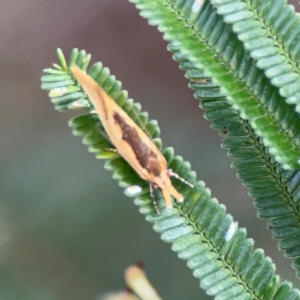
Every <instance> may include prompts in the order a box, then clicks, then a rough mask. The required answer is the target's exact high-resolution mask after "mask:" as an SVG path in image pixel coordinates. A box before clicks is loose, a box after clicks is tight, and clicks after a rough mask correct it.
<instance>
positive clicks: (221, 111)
mask: <svg viewBox="0 0 300 300" xmlns="http://www.w3.org/2000/svg"><path fill="white" fill-rule="evenodd" d="M168 49H169V50H170V51H171V52H173V53H174V55H173V58H174V59H175V60H176V61H178V62H179V63H180V64H179V67H180V68H181V69H182V70H184V71H185V72H186V77H187V78H188V79H189V80H190V83H189V86H190V88H191V89H193V90H195V98H196V99H198V100H199V101H200V107H201V108H202V109H203V110H205V114H204V117H205V118H206V119H208V120H210V121H211V122H212V123H211V127H212V128H213V129H216V130H219V133H220V135H221V136H222V137H223V139H224V140H223V142H222V146H223V147H224V148H226V149H228V155H229V156H230V157H232V158H233V159H234V162H233V163H232V167H233V168H234V169H236V170H237V176H238V177H239V178H240V179H241V180H243V184H244V185H245V186H246V187H248V188H249V189H250V196H251V197H253V198H254V199H255V201H254V205H255V206H256V207H257V208H258V216H259V217H261V218H270V220H269V222H268V228H269V229H272V230H273V233H272V236H273V238H275V239H278V240H279V248H280V249H281V250H283V251H285V255H286V256H287V257H289V258H295V260H294V262H293V267H294V268H295V269H296V270H297V276H298V277H300V264H299V262H300V247H299V246H298V245H300V212H299V205H298V203H299V202H300V192H299V191H300V172H299V171H289V170H284V169H283V168H282V167H280V165H278V163H277V162H276V161H274V160H272V157H271V156H270V154H269V152H268V151H267V149H266V147H264V145H263V144H262V143H261V141H260V139H258V138H257V137H256V136H255V133H254V131H253V129H252V128H251V126H250V125H249V122H248V121H246V120H243V119H242V118H241V117H240V116H239V114H238V112H237V110H235V109H234V108H233V107H232V104H231V103H230V102H229V101H228V100H226V97H225V96H224V95H223V94H222V93H221V92H220V88H219V87H218V86H217V85H216V84H213V82H212V81H211V80H210V79H207V75H206V74H205V73H204V72H203V70H199V69H197V68H195V66H194V64H193V63H192V62H191V61H189V59H188V57H187V56H185V55H183V54H181V53H180V51H179V48H178V47H176V46H174V45H173V44H169V45H168ZM291 241H292V243H291Z"/></svg>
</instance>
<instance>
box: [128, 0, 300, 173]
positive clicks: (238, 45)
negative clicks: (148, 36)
mask: <svg viewBox="0 0 300 300" xmlns="http://www.w3.org/2000/svg"><path fill="white" fill-rule="evenodd" d="M131 2H133V3H135V5H136V6H137V8H139V9H140V10H141V15H142V16H144V17H146V18H148V20H149V23H150V24H151V25H156V26H157V27H158V29H159V30H160V31H162V32H163V33H164V38H165V39H166V40H168V41H170V42H174V43H176V46H179V47H180V51H181V52H182V53H183V54H184V55H188V57H189V60H190V61H191V62H193V63H194V64H195V66H196V67H197V68H200V69H204V70H205V72H206V74H207V75H208V76H211V77H213V80H214V81H215V82H216V83H217V84H219V85H220V86H221V87H222V92H223V94H224V95H225V96H226V97H227V99H228V100H229V101H230V102H231V103H232V104H233V106H234V108H235V109H237V110H238V111H239V113H240V115H241V116H242V118H243V119H245V120H248V121H249V124H250V126H251V127H252V128H253V129H254V131H255V133H256V135H258V136H259V137H261V138H262V142H263V143H264V145H265V146H267V147H268V148H269V152H270V153H272V155H273V157H274V158H275V159H276V160H277V161H278V162H279V163H281V164H282V165H283V167H284V168H285V169H299V157H300V151H299V150H300V149H299V145H300V139H299V126H300V124H299V120H298V114H297V113H296V112H295V110H294V106H291V105H289V104H287V103H286V102H285V101H283V99H284V98H283V97H282V96H281V95H280V94H279V90H278V89H277V88H276V87H275V86H273V85H271V84H269V79H268V78H267V77H266V76H265V74H264V72H263V70H260V69H258V68H257V67H256V64H255V61H254V60H253V59H252V58H251V57H250V53H249V52H247V51H246V50H245V48H244V45H243V43H242V42H241V41H240V40H238V38H237V36H236V34H235V33H234V32H233V29H232V26H231V25H228V24H226V23H224V21H223V18H222V17H221V16H220V15H218V14H217V10H216V9H215V8H214V7H213V6H212V5H211V3H210V2H209V1H205V2H204V4H203V7H202V8H201V10H200V11H199V12H198V15H197V17H195V13H194V12H193V10H192V9H193V6H194V4H195V1H194V0H193V1H192V0H187V1H183V0H177V1H176V0H173V1H172V0H166V1H163V0H152V1H151V0H150V1H149V0H131ZM223 2H224V3H225V2H230V1H222V3H223ZM224 5H225V4H224ZM233 5H234V4H233ZM241 7H244V5H242V6H241ZM264 87H266V88H264ZM276 99H277V100H279V101H277V100H276Z"/></svg>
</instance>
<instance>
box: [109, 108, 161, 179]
mask: <svg viewBox="0 0 300 300" xmlns="http://www.w3.org/2000/svg"><path fill="white" fill-rule="evenodd" d="M114 119H115V121H116V123H117V124H119V126H120V127H121V130H122V133H123V135H122V139H123V140H124V141H126V142H127V143H128V144H129V145H130V147H131V148H132V150H133V152H134V154H135V156H136V159H137V160H138V162H139V163H140V165H141V166H142V167H143V168H144V169H146V170H147V171H148V172H149V173H152V174H153V175H155V176H159V175H160V173H161V167H160V164H159V162H158V161H157V156H156V154H155V153H154V152H153V151H152V150H151V149H150V148H149V147H148V145H147V144H146V143H144V142H143V141H142V140H141V139H140V137H139V135H138V132H137V131H136V129H135V128H134V127H131V126H129V125H128V124H127V123H126V122H125V121H124V119H123V118H122V117H121V116H120V115H119V114H118V113H114Z"/></svg>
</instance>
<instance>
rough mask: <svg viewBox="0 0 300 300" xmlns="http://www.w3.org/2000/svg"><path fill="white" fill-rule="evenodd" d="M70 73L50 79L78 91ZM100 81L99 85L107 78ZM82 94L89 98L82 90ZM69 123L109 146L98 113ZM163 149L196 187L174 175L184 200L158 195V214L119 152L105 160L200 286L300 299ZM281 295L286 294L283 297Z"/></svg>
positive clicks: (227, 294)
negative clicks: (170, 202)
mask: <svg viewBox="0 0 300 300" xmlns="http://www.w3.org/2000/svg"><path fill="white" fill-rule="evenodd" d="M79 53H80V52H79ZM59 54H60V53H59ZM61 57H62V56H60V59H61ZM65 64H66V63H65V60H64V61H61V65H62V66H61V70H62V69H63V68H64V67H63V66H64V65H65ZM97 65H99V64H97ZM92 68H93V67H92ZM102 68H103V67H102ZM56 69H57V70H58V68H56ZM103 70H107V69H105V68H103ZM64 71H65V74H68V75H69V76H71V75H70V72H69V70H68V67H65V68H64ZM105 72H106V74H109V72H107V71H105ZM47 73H49V69H47ZM54 73H55V72H52V74H54ZM100 73H101V71H100V72H99V74H100ZM61 75H62V74H61V73H59V74H57V76H58V78H61V80H62V81H63V82H65V81H66V78H65V77H60V76H61ZM46 78H47V77H46ZM70 78H71V81H72V83H71V84H70V86H63V85H62V84H60V83H59V80H58V81H56V80H55V79H54V78H52V80H51V82H52V83H53V82H57V86H58V87H59V88H61V87H65V88H67V89H68V90H69V89H71V87H74V90H75V87H77V89H76V90H77V91H81V87H80V86H78V83H77V82H76V81H75V80H73V79H72V76H71V77H70ZM67 80H69V79H67ZM107 80H109V82H110V83H111V82H113V81H115V79H114V77H113V76H109V75H107ZM42 81H43V86H44V87H46V88H49V87H48V85H47V83H48V81H47V80H45V78H44V79H43V80H42ZM101 82H102V87H103V86H104V85H105V82H106V81H105V80H104V81H102V80H101ZM115 82H117V81H115ZM109 85H110V86H115V85H114V84H112V85H111V84H109ZM116 86H118V88H117V90H118V92H116V90H114V88H111V89H110V93H111V94H114V99H115V100H116V101H117V99H120V98H119V94H121V95H124V94H125V93H124V92H123V91H121V90H120V84H117V85H116ZM50 89H51V90H53V89H56V85H55V84H51V86H50ZM121 98H122V101H120V103H122V105H123V108H124V110H125V111H127V112H130V111H131V110H132V109H133V108H134V109H137V111H138V113H137V115H135V116H136V117H140V118H141V119H143V118H144V119H145V113H141V112H140V106H138V105H135V104H134V103H133V102H132V100H130V99H129V100H128V98H127V96H126V97H125V96H122V97H121ZM83 99H85V100H87V101H88V99H87V98H86V96H85V95H84V94H83ZM63 101H64V100H63ZM70 125H71V126H72V127H73V132H74V133H75V134H76V135H83V136H84V143H85V144H87V145H88V146H89V147H90V149H91V150H92V151H93V152H95V153H96V155H97V154H98V153H102V152H104V151H106V150H107V147H108V146H109V145H108V142H107V140H106V139H105V137H104V136H103V135H102V134H100V133H99V129H100V130H101V128H102V127H101V124H100V121H99V119H98V117H97V115H96V114H91V113H89V114H87V115H83V116H79V117H76V118H73V119H72V120H71V121H70ZM145 125H146V126H148V128H149V129H150V130H151V131H152V132H154V133H155V136H156V137H157V138H158V136H159V130H158V128H157V124H156V123H155V122H151V121H149V122H148V123H146V124H145ZM163 154H164V156H165V158H166V160H167V162H168V166H169V167H170V168H172V170H173V171H174V172H176V173H178V175H179V176H181V177H182V178H185V179H186V180H188V181H189V182H191V183H193V184H194V187H193V188H190V187H188V186H186V185H185V184H184V183H182V182H180V181H178V180H176V179H173V184H174V186H175V187H176V189H178V191H179V192H180V193H182V194H183V196H184V198H185V201H184V202H183V203H182V204H178V203H174V207H173V208H172V209H167V208H166V207H165V205H164V200H163V199H162V197H160V198H159V199H158V206H159V209H160V214H159V215H158V214H157V213H156V211H155V209H154V206H153V203H152V199H151V197H150V194H149V187H148V186H149V185H148V183H147V182H145V181H143V180H142V179H141V178H139V176H138V175H137V174H136V173H135V172H134V171H133V170H132V168H131V167H130V166H129V165H128V163H127V162H126V161H125V160H124V159H123V158H122V157H117V158H112V159H109V160H108V161H107V162H106V164H105V168H106V169H108V170H111V171H113V177H114V178H115V179H117V180H118V181H119V184H120V185H121V186H122V187H128V186H132V185H139V186H141V188H142V191H141V192H140V193H139V194H138V195H135V197H134V203H135V204H136V205H138V206H139V209H140V211H141V212H142V213H143V214H144V215H145V216H146V220H147V221H149V222H151V223H153V224H154V225H153V227H154V230H155V231H157V232H159V233H160V234H161V238H162V240H164V241H165V242H168V243H172V250H173V251H175V252H177V253H178V256H179V257H180V258H181V259H184V260H186V261H187V265H188V267H189V268H191V269H192V270H193V274H194V276H195V277H196V278H199V279H201V281H200V284H201V287H202V288H204V289H205V290H206V292H207V293H208V294H209V295H213V296H215V297H216V299H249V300H250V299H300V293H299V291H297V290H295V289H292V286H291V284H290V283H287V282H283V283H280V279H279V277H278V276H277V275H275V274H274V270H275V266H274V264H273V263H272V261H271V259H270V258H268V257H265V256H264V253H263V251H262V250H261V249H256V250H254V242H253V241H252V239H248V238H247V237H246V231H245V229H241V228H240V229H239V228H238V227H237V224H236V223H235V222H234V221H233V219H232V217H231V216H230V215H229V214H226V210H225V207H224V205H220V204H219V203H218V201H217V200H216V199H215V198H211V194H210V190H209V189H208V188H206V187H205V184H204V183H203V182H202V181H198V182H196V179H195V173H194V172H192V171H191V168H190V165H189V163H187V162H184V161H183V160H182V158H181V157H179V156H174V153H173V150H172V149H171V148H168V149H166V150H164V152H163ZM282 295H284V297H285V298H282Z"/></svg>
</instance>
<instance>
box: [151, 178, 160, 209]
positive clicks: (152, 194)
mask: <svg viewBox="0 0 300 300" xmlns="http://www.w3.org/2000/svg"><path fill="white" fill-rule="evenodd" d="M155 188H156V187H155V185H154V184H153V183H152V182H150V183H149V189H150V196H151V198H152V201H153V204H154V207H155V210H156V212H157V214H158V215H160V211H159V208H158V206H157V202H156V200H155V195H154V189H155Z"/></svg>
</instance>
